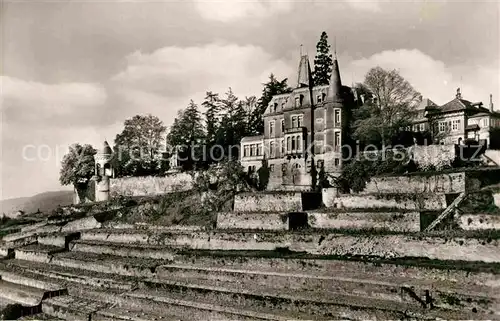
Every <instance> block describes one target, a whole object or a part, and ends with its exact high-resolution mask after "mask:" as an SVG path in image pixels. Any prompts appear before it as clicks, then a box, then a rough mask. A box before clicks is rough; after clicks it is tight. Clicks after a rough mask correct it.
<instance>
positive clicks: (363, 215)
mask: <svg viewBox="0 0 500 321" xmlns="http://www.w3.org/2000/svg"><path fill="white" fill-rule="evenodd" d="M308 223H309V226H310V227H312V228H320V229H352V230H372V229H376V230H387V231H396V232H419V231H420V213H418V212H404V213H400V212H345V213H342V212H338V213H309V214H308Z"/></svg>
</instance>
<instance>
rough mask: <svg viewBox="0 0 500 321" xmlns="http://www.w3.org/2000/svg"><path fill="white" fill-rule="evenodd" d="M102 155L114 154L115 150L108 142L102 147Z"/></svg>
mask: <svg viewBox="0 0 500 321" xmlns="http://www.w3.org/2000/svg"><path fill="white" fill-rule="evenodd" d="M100 154H101V155H111V154H113V150H112V149H111V147H110V146H109V144H108V142H107V141H104V144H103V146H102V149H101V150H100Z"/></svg>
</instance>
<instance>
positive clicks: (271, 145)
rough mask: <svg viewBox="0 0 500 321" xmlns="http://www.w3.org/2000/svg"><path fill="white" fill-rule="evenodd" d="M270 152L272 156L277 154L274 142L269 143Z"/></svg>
mask: <svg viewBox="0 0 500 321" xmlns="http://www.w3.org/2000/svg"><path fill="white" fill-rule="evenodd" d="M269 153H270V155H271V157H274V156H275V155H276V153H275V148H274V142H270V143H269Z"/></svg>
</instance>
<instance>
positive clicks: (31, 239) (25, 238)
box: [2, 224, 61, 246]
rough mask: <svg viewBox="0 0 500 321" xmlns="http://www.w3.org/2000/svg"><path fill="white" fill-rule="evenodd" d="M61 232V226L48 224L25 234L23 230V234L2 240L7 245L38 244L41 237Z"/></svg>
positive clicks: (14, 234) (9, 236) (8, 236)
mask: <svg viewBox="0 0 500 321" xmlns="http://www.w3.org/2000/svg"><path fill="white" fill-rule="evenodd" d="M59 231H61V226H59V225H56V224H47V225H43V226H39V227H38V226H37V228H33V229H29V230H25V231H24V232H23V231H22V230H21V232H18V233H12V234H9V235H5V236H4V237H3V239H2V240H3V241H4V242H5V243H6V244H7V245H17V246H21V245H28V244H34V243H36V242H37V240H38V236H39V235H46V234H51V233H57V232H59Z"/></svg>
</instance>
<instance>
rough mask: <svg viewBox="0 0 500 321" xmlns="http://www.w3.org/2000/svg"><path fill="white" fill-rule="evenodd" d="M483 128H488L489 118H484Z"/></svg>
mask: <svg viewBox="0 0 500 321" xmlns="http://www.w3.org/2000/svg"><path fill="white" fill-rule="evenodd" d="M483 127H488V118H483Z"/></svg>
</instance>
